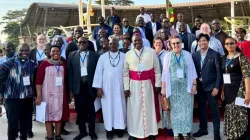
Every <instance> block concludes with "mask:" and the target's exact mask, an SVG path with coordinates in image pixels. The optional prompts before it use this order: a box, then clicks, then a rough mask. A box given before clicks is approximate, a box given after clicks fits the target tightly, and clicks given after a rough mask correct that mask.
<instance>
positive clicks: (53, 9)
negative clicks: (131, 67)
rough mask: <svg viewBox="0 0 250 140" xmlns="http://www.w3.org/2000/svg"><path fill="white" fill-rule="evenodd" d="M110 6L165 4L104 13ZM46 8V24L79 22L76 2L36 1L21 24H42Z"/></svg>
mask: <svg viewBox="0 0 250 140" xmlns="http://www.w3.org/2000/svg"><path fill="white" fill-rule="evenodd" d="M237 1H245V2H248V0H237ZM230 2H231V0H203V1H195V2H184V3H175V4H173V7H174V8H175V9H183V8H184V9H186V8H185V7H187V8H189V7H196V9H197V8H199V7H200V8H202V7H204V6H210V5H221V4H229V3H230ZM224 6H227V8H228V10H230V4H229V5H224ZM111 7H115V8H116V10H117V11H119V10H120V11H121V10H123V11H128V10H137V12H138V13H139V9H140V7H145V8H146V9H147V10H150V9H161V10H164V9H165V8H166V5H165V4H158V5H134V6H116V5H115V6H112V5H105V9H106V15H107V14H108V13H109V9H110V8H111ZM210 7H211V6H210ZM222 7H223V6H222ZM247 7H249V6H247ZM86 8H87V6H86V5H83V11H86ZM92 8H93V10H94V12H95V16H94V17H91V20H92V21H94V22H96V17H97V16H101V10H100V9H101V6H100V5H92ZM223 8H224V7H223ZM46 9H47V20H46V25H47V26H59V25H62V26H69V25H78V24H79V21H78V20H79V19H78V18H79V17H78V5H77V4H56V3H40V2H36V3H33V4H31V5H30V7H29V9H28V12H27V14H26V16H25V18H24V20H23V22H22V26H26V25H29V26H32V27H37V26H40V27H41V26H43V25H44V23H45V22H44V21H45V15H46V14H45V13H46ZM128 12H129V11H128ZM137 12H134V14H138V13H137ZM209 12H210V11H209ZM211 12H214V11H211ZM226 12H228V11H226Z"/></svg>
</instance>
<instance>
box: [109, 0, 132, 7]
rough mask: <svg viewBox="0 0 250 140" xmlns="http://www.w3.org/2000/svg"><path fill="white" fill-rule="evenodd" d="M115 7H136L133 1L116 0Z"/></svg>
mask: <svg viewBox="0 0 250 140" xmlns="http://www.w3.org/2000/svg"><path fill="white" fill-rule="evenodd" d="M113 4H114V5H122V6H130V5H134V2H133V1H131V0H115V1H113Z"/></svg>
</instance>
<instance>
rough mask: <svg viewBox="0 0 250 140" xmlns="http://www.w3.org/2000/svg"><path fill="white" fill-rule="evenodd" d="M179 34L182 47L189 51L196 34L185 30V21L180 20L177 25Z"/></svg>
mask: <svg viewBox="0 0 250 140" xmlns="http://www.w3.org/2000/svg"><path fill="white" fill-rule="evenodd" d="M179 32H180V33H179V36H180V38H181V40H182V42H183V43H182V45H183V46H182V49H183V50H186V51H188V52H191V47H192V43H193V42H194V41H195V39H196V36H195V35H194V34H192V33H188V32H187V26H186V23H184V22H181V23H180V26H179Z"/></svg>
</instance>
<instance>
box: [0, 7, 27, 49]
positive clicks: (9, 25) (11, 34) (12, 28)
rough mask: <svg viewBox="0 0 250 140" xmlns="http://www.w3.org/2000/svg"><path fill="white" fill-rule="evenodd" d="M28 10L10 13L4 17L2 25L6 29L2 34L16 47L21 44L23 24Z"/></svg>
mask: <svg viewBox="0 0 250 140" xmlns="http://www.w3.org/2000/svg"><path fill="white" fill-rule="evenodd" d="M26 12H27V9H21V10H14V11H8V12H7V13H6V15H5V16H3V17H2V22H0V24H2V25H3V26H4V27H3V28H4V29H3V31H2V33H4V34H6V35H7V36H8V37H7V39H8V41H12V42H13V43H14V44H15V45H18V44H19V39H18V37H19V36H20V35H21V27H20V26H21V22H22V21H23V19H24V16H25V14H26Z"/></svg>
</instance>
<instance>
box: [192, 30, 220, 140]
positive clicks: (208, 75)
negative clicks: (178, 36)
mask: <svg viewBox="0 0 250 140" xmlns="http://www.w3.org/2000/svg"><path fill="white" fill-rule="evenodd" d="M197 42H198V43H199V46H200V48H201V50H199V51H197V52H195V53H194V54H193V60H194V64H195V68H196V71H197V75H198V80H197V84H198V85H197V91H198V94H197V95H198V108H199V120H200V129H199V130H198V132H196V133H195V134H193V136H194V137H201V136H203V135H207V134H208V131H207V111H206V110H207V109H206V105H207V101H208V104H209V107H210V110H211V112H212V120H213V126H214V140H221V138H220V114H219V109H218V97H217V95H218V92H219V89H220V88H221V85H222V70H221V62H220V54H219V53H217V52H216V51H214V50H212V49H211V48H209V46H208V44H209V36H208V35H206V34H200V35H199V36H198V38H197Z"/></svg>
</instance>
